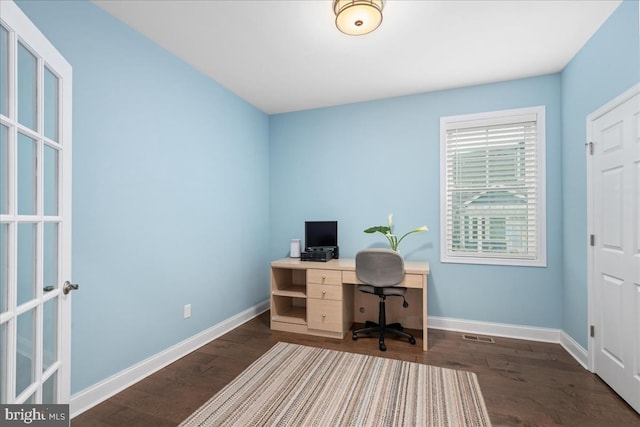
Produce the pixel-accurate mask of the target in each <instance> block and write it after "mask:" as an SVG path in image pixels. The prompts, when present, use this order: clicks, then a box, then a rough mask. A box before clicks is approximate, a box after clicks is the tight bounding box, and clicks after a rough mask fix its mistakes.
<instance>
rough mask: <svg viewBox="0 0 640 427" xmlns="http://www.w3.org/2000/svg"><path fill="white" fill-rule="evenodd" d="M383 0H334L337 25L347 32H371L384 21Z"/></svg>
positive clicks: (354, 34)
mask: <svg viewBox="0 0 640 427" xmlns="http://www.w3.org/2000/svg"><path fill="white" fill-rule="evenodd" d="M383 7H384V2H383V0H334V2H333V11H334V12H335V14H336V27H338V29H339V30H340V31H342V32H343V33H345V34H349V35H352V36H359V35H362V34H367V33H370V32H371V31H373V30H375V29H376V28H378V27H379V26H380V23H381V22H382V8H383Z"/></svg>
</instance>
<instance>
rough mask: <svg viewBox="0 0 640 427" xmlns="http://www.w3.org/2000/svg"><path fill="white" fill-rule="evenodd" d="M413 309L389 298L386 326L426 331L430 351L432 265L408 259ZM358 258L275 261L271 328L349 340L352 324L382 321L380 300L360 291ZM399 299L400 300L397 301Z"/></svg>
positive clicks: (406, 280)
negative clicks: (323, 260)
mask: <svg viewBox="0 0 640 427" xmlns="http://www.w3.org/2000/svg"><path fill="white" fill-rule="evenodd" d="M404 269H405V278H404V281H403V282H402V283H400V284H399V285H398V286H401V287H405V288H407V295H406V298H407V302H408V303H409V307H408V308H406V309H404V308H402V300H401V299H400V298H397V297H393V298H388V299H387V304H386V306H387V322H388V323H393V322H400V323H402V325H403V326H404V327H405V328H411V329H421V330H422V343H423V344H422V349H423V350H424V351H427V275H428V274H429V263H427V262H421V261H405V263H404ZM360 283H362V282H360V281H359V280H358V278H357V277H356V265H355V260H354V259H333V260H331V261H328V262H312V261H300V260H299V259H297V258H283V259H280V260H278V261H273V262H272V263H271V329H273V330H276V331H285V332H296V333H301V334H307V335H317V336H322V337H330V338H339V339H344V337H345V335H346V334H347V333H348V332H349V330H350V329H351V326H352V325H353V322H358V323H364V322H365V321H366V320H373V321H377V319H378V302H379V298H378V297H377V296H375V295H374V296H372V295H368V294H364V293H362V292H358V291H357V288H356V287H355V286H354V285H357V284H360ZM396 300H399V301H396Z"/></svg>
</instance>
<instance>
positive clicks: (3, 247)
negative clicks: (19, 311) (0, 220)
mask: <svg viewBox="0 0 640 427" xmlns="http://www.w3.org/2000/svg"><path fill="white" fill-rule="evenodd" d="M8 286H9V224H0V313H4V312H5V311H7V307H8V294H7V291H8V289H9V288H8Z"/></svg>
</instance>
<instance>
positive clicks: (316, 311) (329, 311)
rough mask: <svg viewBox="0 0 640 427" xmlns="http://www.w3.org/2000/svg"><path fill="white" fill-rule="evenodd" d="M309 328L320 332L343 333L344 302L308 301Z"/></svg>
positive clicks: (311, 299) (312, 299)
mask: <svg viewBox="0 0 640 427" xmlns="http://www.w3.org/2000/svg"><path fill="white" fill-rule="evenodd" d="M307 327H308V328H309V329H317V330H320V331H330V332H342V302H341V301H327V300H321V299H314V298H310V299H308V300H307Z"/></svg>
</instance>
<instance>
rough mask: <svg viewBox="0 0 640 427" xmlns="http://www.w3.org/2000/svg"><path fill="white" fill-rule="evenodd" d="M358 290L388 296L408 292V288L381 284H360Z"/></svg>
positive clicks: (401, 294)
mask: <svg viewBox="0 0 640 427" xmlns="http://www.w3.org/2000/svg"><path fill="white" fill-rule="evenodd" d="M358 290H359V291H360V292H365V293H367V294H374V295H384V296H388V295H397V296H404V295H405V294H406V293H407V288H398V287H395V286H391V287H385V288H383V287H379V286H371V285H359V286H358Z"/></svg>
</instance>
